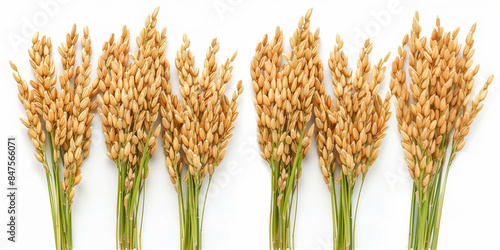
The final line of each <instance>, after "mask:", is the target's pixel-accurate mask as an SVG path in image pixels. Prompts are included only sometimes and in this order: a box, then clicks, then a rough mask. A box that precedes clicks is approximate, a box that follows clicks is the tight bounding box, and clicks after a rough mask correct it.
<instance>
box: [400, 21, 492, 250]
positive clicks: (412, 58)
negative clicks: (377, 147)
mask: <svg viewBox="0 0 500 250" xmlns="http://www.w3.org/2000/svg"><path fill="white" fill-rule="evenodd" d="M436 26H437V27H436V28H435V29H434V30H433V31H432V35H431V36H430V37H426V36H421V35H420V32H421V31H422V27H421V26H420V24H419V17H418V12H417V13H416V14H415V18H414V19H413V26H412V30H411V32H410V35H406V36H405V37H404V38H403V44H402V45H401V46H400V47H399V50H398V53H399V56H398V57H396V59H395V60H394V62H393V64H392V72H391V76H392V81H391V91H392V94H393V95H394V96H396V99H397V106H396V111H397V113H396V115H397V120H398V130H399V133H400V134H401V137H402V139H401V144H402V146H403V152H404V154H405V160H406V163H407V166H408V171H409V172H410V176H411V177H412V179H413V180H414V181H413V192H412V205H411V215H410V229H409V230H410V233H409V239H408V249H410V248H413V249H429V247H431V249H436V247H437V241H438V235H439V227H440V220H441V213H442V209H443V201H444V194H445V189H446V182H447V179H448V172H449V170H450V167H451V164H452V163H453V160H454V159H455V156H456V153H457V152H458V151H460V150H462V149H463V148H464V145H465V140H464V139H465V136H466V135H467V134H468V133H469V130H470V126H471V124H472V122H473V121H474V118H476V116H477V115H478V113H479V111H481V109H482V107H483V104H482V101H484V99H485V98H486V95H487V94H488V86H489V85H490V84H491V82H492V81H493V75H491V76H490V77H489V78H488V80H487V81H486V83H485V84H484V86H483V87H482V89H481V90H480V92H479V94H478V95H476V96H475V97H474V98H473V97H472V95H471V93H472V88H473V86H474V76H475V75H476V74H477V72H478V71H479V65H476V66H475V67H472V64H473V61H472V56H473V55H474V49H472V46H473V44H474V39H473V34H474V31H475V30H476V24H474V25H472V28H471V29H470V31H469V33H468V34H467V37H466V39H465V45H464V46H463V47H462V44H459V42H458V38H457V35H458V31H459V29H458V28H457V29H455V30H454V31H453V32H445V31H444V28H443V27H441V24H440V20H439V18H437V20H436ZM406 45H408V47H409V50H408V51H407V50H406V49H405V46H406ZM406 58H408V62H409V67H408V68H405V67H404V64H405V61H406ZM407 73H408V74H409V75H410V77H411V81H409V82H408V83H407V79H406V74H407ZM410 97H411V98H410ZM471 99H472V104H471V105H469V103H470V100H471ZM448 152H449V157H447V153H448ZM444 170H445V171H444Z"/></svg>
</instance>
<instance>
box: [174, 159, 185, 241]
mask: <svg viewBox="0 0 500 250" xmlns="http://www.w3.org/2000/svg"><path fill="white" fill-rule="evenodd" d="M174 167H175V171H176V172H177V166H174ZM181 183H182V180H181V174H180V173H177V183H176V185H177V191H178V192H179V193H178V195H177V203H178V206H179V228H180V232H179V238H180V242H179V249H184V245H183V241H184V227H185V225H184V223H185V222H186V218H185V212H184V197H183V196H184V195H183V193H182V185H181Z"/></svg>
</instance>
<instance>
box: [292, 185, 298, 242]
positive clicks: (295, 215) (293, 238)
mask: <svg viewBox="0 0 500 250" xmlns="http://www.w3.org/2000/svg"><path fill="white" fill-rule="evenodd" d="M298 204H299V183H298V181H297V199H296V200H295V214H294V218H293V233H292V249H295V223H296V222H297V206H298Z"/></svg>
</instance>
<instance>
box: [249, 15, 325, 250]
mask: <svg viewBox="0 0 500 250" xmlns="http://www.w3.org/2000/svg"><path fill="white" fill-rule="evenodd" d="M311 13H312V9H310V10H309V11H307V13H306V15H305V17H301V18H300V20H299V23H298V28H297V29H296V30H295V32H294V34H293V37H291V38H290V47H291V48H292V50H291V52H290V53H288V54H286V55H283V57H284V58H285V62H284V63H283V64H282V53H283V32H282V31H281V30H280V28H279V27H278V28H277V29H276V34H275V36H274V38H273V39H272V40H271V41H270V42H268V36H267V35H265V36H264V38H263V39H262V42H259V44H258V45H257V48H256V50H255V56H254V58H253V60H252V62H251V69H250V74H251V76H252V86H253V90H254V91H255V96H253V101H254V104H255V109H256V111H257V127H258V138H259V145H260V149H261V151H262V152H261V156H262V158H264V160H266V161H267V162H268V163H269V166H270V168H271V209H270V210H271V211H270V213H271V215H270V222H269V244H270V246H272V247H273V248H274V249H287V247H289V246H290V247H293V245H294V244H293V239H292V237H293V236H292V235H293V232H292V231H293V230H291V226H290V225H291V221H290V217H291V214H292V203H293V199H294V197H295V195H296V193H298V191H297V192H296V190H297V189H298V179H299V178H300V175H301V172H302V165H301V164H302V160H303V159H304V157H305V156H306V155H307V153H309V151H310V149H311V137H312V136H313V130H314V126H309V127H307V122H308V121H309V120H310V119H311V115H312V110H313V103H312V99H313V94H314V89H315V85H319V83H320V82H321V81H322V80H323V65H322V63H321V61H320V59H319V55H318V49H319V29H318V30H316V32H315V33H314V34H313V33H312V32H311V31H310V30H309V25H310V20H309V18H310V17H311ZM295 210H296V209H295ZM295 214H296V212H295Z"/></svg>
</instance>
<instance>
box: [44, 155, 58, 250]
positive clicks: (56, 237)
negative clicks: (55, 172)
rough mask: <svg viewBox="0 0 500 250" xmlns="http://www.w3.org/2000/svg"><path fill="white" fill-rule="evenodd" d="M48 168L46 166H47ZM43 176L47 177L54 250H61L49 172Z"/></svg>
mask: <svg viewBox="0 0 500 250" xmlns="http://www.w3.org/2000/svg"><path fill="white" fill-rule="evenodd" d="M45 164H47V161H45ZM47 166H48V165H47ZM45 176H46V177H47V189H48V191H49V200H50V211H51V213H52V227H53V228H54V241H55V246H56V249H57V250H59V249H61V247H60V245H59V244H60V241H59V238H60V235H59V229H58V227H57V216H56V207H55V205H56V204H55V202H54V190H53V188H52V187H53V184H52V176H51V174H50V172H45Z"/></svg>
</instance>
